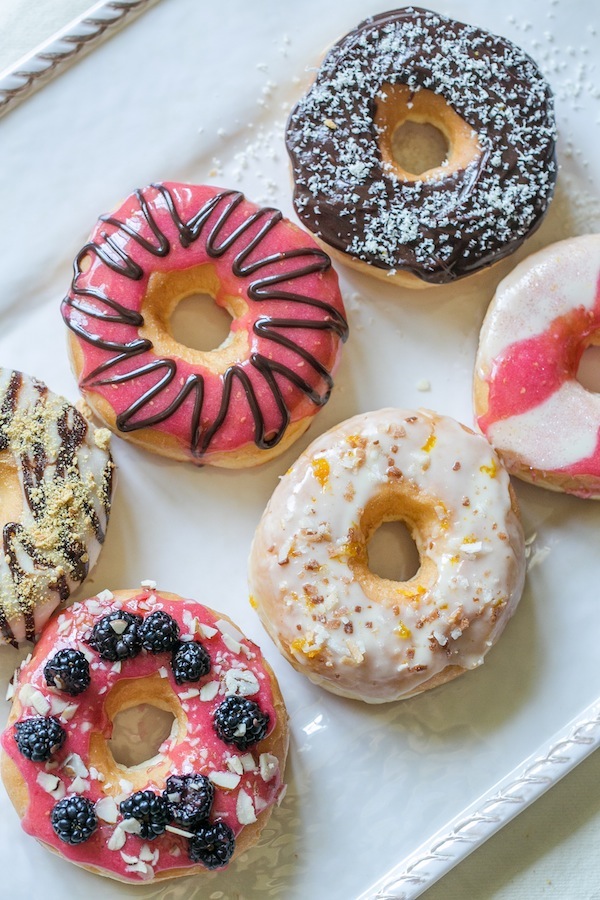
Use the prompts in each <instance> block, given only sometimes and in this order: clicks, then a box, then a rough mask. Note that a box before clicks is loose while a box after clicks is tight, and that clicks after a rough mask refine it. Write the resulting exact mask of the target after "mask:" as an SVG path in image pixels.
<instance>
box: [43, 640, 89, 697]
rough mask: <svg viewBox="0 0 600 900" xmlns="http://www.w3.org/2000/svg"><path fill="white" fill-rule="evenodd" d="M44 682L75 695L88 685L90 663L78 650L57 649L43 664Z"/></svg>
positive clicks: (72, 695)
mask: <svg viewBox="0 0 600 900" xmlns="http://www.w3.org/2000/svg"><path fill="white" fill-rule="evenodd" d="M44 677H45V679H46V684H49V685H52V686H53V687H57V688H58V689H59V690H61V691H64V692H65V694H70V695H71V697H76V696H77V694H81V693H82V692H83V691H85V689H86V688H88V687H89V686H90V664H89V662H88V661H87V659H86V658H85V656H84V655H83V653H81V651H80V650H59V651H58V653H55V654H54V656H53V657H52V659H50V660H48V662H47V663H46V665H45V666H44Z"/></svg>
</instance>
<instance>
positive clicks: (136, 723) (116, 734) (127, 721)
mask: <svg viewBox="0 0 600 900" xmlns="http://www.w3.org/2000/svg"><path fill="white" fill-rule="evenodd" d="M175 722H176V719H175V716H174V715H173V713H172V712H171V711H170V710H166V709H160V708H159V707H157V706H154V705H153V704H151V703H139V704H137V705H136V706H131V707H129V709H124V710H122V711H121V712H119V713H117V714H116V716H115V718H114V719H113V730H112V736H111V739H110V741H108V749H109V750H110V752H111V754H112V757H113V759H114V761H115V762H116V763H117V765H118V766H123V767H125V768H130V767H131V766H139V765H142V764H144V763H151V762H152V760H153V759H154V758H155V757H156V756H158V753H159V749H160V746H161V744H162V743H163V742H164V741H166V740H167V738H168V737H169V736H171V734H172V732H173V727H174V724H175Z"/></svg>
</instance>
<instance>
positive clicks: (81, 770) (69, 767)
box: [61, 753, 90, 778]
mask: <svg viewBox="0 0 600 900" xmlns="http://www.w3.org/2000/svg"><path fill="white" fill-rule="evenodd" d="M61 768H63V769H64V770H65V772H66V773H67V775H70V776H71V777H74V776H79V777H80V778H87V776H88V775H89V774H90V773H89V771H88V768H87V766H86V764H85V763H84V761H83V760H82V758H81V757H80V755H79V753H69V755H68V756H67V758H66V759H65V761H64V763H63V764H62V766H61Z"/></svg>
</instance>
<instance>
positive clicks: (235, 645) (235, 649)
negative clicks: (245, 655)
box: [223, 634, 242, 654]
mask: <svg viewBox="0 0 600 900" xmlns="http://www.w3.org/2000/svg"><path fill="white" fill-rule="evenodd" d="M223 643H224V644H225V646H226V647H227V649H228V650H231V652H232V653H236V654H237V653H240V652H241V649H242V645H241V644H240V642H239V641H236V639H235V638H233V637H231V635H230V634H224V635H223Z"/></svg>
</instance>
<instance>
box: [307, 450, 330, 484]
mask: <svg viewBox="0 0 600 900" xmlns="http://www.w3.org/2000/svg"><path fill="white" fill-rule="evenodd" d="M311 466H312V470H313V475H314V476H315V478H316V479H317V481H318V482H319V484H320V485H321V487H322V488H325V485H326V484H327V481H328V480H329V463H328V462H327V460H326V459H325V458H324V457H323V456H321V457H319V458H318V459H313V461H312V463H311Z"/></svg>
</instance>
